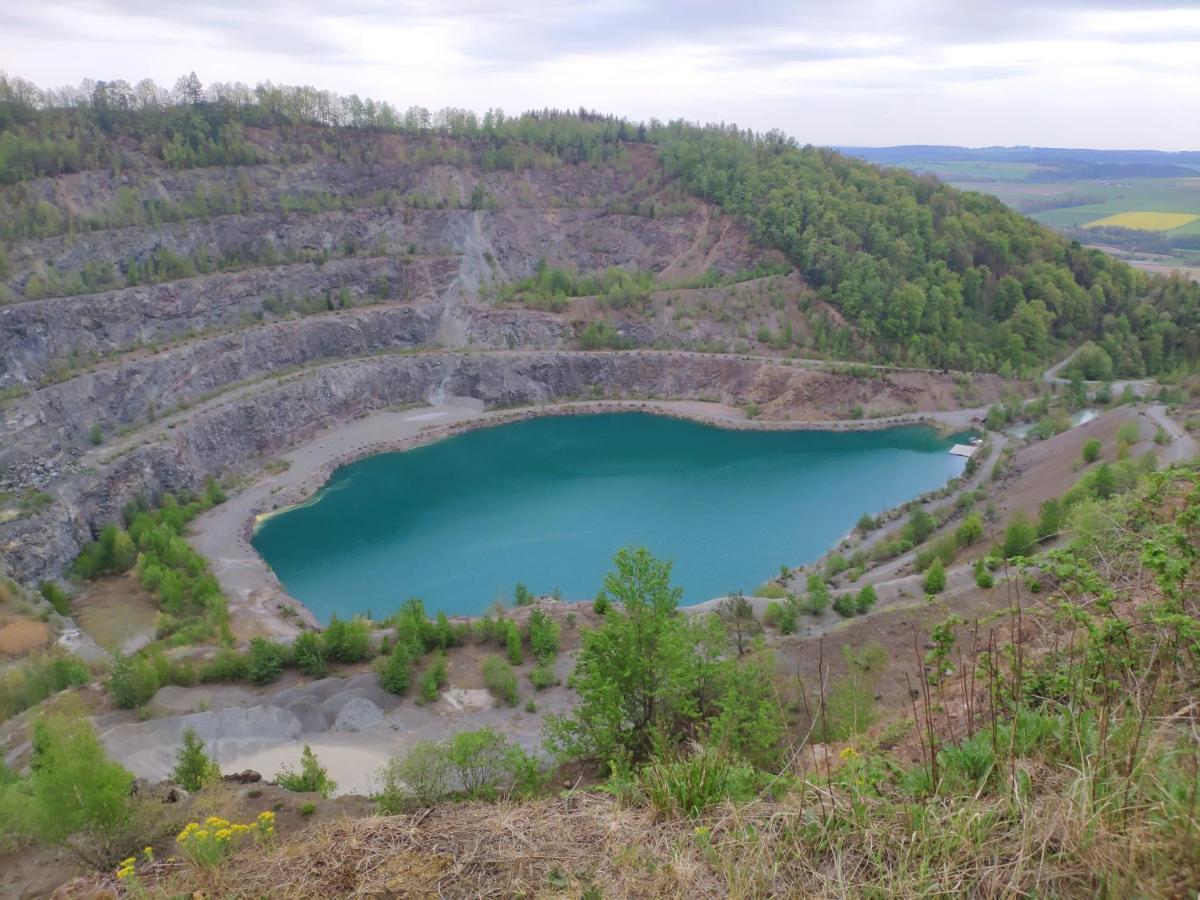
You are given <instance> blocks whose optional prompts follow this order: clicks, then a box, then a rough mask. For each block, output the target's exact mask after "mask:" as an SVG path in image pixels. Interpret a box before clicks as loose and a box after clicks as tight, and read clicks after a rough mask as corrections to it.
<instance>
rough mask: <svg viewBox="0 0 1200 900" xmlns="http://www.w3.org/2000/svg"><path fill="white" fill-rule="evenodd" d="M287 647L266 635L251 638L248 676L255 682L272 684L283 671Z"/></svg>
mask: <svg viewBox="0 0 1200 900" xmlns="http://www.w3.org/2000/svg"><path fill="white" fill-rule="evenodd" d="M286 658H287V649H286V648H285V647H283V646H282V645H280V644H277V643H275V642H274V641H269V640H267V639H266V638H264V637H253V638H251V639H250V650H249V653H248V655H247V659H246V677H247V678H249V679H250V681H252V682H253V683H254V684H270V683H271V682H272V681H275V680H276V679H278V678H279V675H280V673H282V672H283V664H284V662H285V660H286Z"/></svg>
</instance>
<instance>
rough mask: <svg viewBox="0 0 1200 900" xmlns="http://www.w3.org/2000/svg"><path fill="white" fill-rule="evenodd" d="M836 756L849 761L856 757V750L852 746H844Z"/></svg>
mask: <svg viewBox="0 0 1200 900" xmlns="http://www.w3.org/2000/svg"><path fill="white" fill-rule="evenodd" d="M838 756H840V757H841V758H842V759H844V760H845V761H846V762H850V761H851V760H855V759H858V751H857V750H855V749H854V748H853V747H846V748H845V749H843V750H842V752H841V753H839V754H838Z"/></svg>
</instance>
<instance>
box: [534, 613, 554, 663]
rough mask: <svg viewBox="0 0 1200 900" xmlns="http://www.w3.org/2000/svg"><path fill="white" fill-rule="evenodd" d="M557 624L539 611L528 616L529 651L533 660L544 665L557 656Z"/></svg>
mask: <svg viewBox="0 0 1200 900" xmlns="http://www.w3.org/2000/svg"><path fill="white" fill-rule="evenodd" d="M559 632H560V628H559V624H558V623H557V622H555V621H554V620H552V619H551V618H550V617H549V616H548V615H546V614H545V613H544V612H542V611H541V610H540V609H535V610H534V611H533V612H532V613H530V614H529V649H530V650H532V651H533V658H534V659H536V660H537V661H538V662H539V663H541V664H543V665H545V664H546V663H548V662H551V661H552V660H553V659H554V657H555V656H557V655H558V644H559Z"/></svg>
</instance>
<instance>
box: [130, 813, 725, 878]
mask: <svg viewBox="0 0 1200 900" xmlns="http://www.w3.org/2000/svg"><path fill="white" fill-rule="evenodd" d="M691 831H692V829H691V827H690V826H685V825H682V824H680V825H678V826H676V827H664V826H663V824H662V823H655V822H654V820H653V816H652V813H651V812H650V811H648V810H645V809H635V808H626V807H622V806H619V805H618V804H617V803H616V802H615V801H614V800H613V799H612V798H610V797H606V796H601V795H593V794H573V795H569V796H563V797H558V798H554V799H548V800H541V801H534V802H526V803H500V804H481V803H474V804H458V805H448V806H442V807H438V808H435V809H431V810H425V811H422V812H418V813H415V814H412V815H406V816H394V817H387V818H366V819H345V820H342V821H339V822H336V823H333V824H330V825H325V826H319V827H317V828H315V829H313V830H312V831H310V832H308V833H306V834H304V835H302V836H301V837H299V838H298V839H297V840H294V841H292V842H290V843H285V844H281V845H280V846H278V847H277V848H274V849H270V850H266V851H263V850H254V851H248V852H246V853H243V854H240V855H239V856H238V857H236V858H235V859H233V860H232V861H231V862H230V864H229V865H228V866H226V867H224V868H223V869H222V870H220V871H219V872H217V873H213V874H212V875H210V876H204V875H197V874H195V873H193V872H191V871H190V870H184V871H181V872H176V873H174V874H167V875H164V876H163V877H162V878H160V879H159V881H158V882H157V883H156V884H154V885H153V888H154V890H155V891H156V892H158V891H161V892H163V893H164V894H175V893H179V892H181V891H185V890H186V891H189V892H190V891H194V890H197V889H199V890H204V891H208V892H211V893H212V894H214V895H216V896H222V897H261V896H271V897H297V898H298V897H305V898H307V897H367V896H399V897H435V896H436V897H512V896H518V895H524V896H546V895H556V896H580V895H582V894H583V893H584V892H585V891H586V890H587V889H588V887H589V886H592V885H594V886H595V888H597V889H599V890H600V892H601V894H602V895H603V896H605V897H685V896H686V897H724V896H727V894H728V889H727V886H726V884H725V880H724V879H723V878H722V877H720V875H719V874H718V873H717V872H715V871H713V869H712V868H711V867H710V866H708V865H706V864H705V862H704V861H703V860H702V859H701V857H700V855H699V852H698V848H697V847H695V846H694V845H690V842H689V841H688V840H687V839H686V838H687V836H688V835H689V834H690V833H691Z"/></svg>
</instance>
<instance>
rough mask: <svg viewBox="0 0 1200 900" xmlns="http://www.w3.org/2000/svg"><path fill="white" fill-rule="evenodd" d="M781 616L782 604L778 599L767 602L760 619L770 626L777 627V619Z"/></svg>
mask: <svg viewBox="0 0 1200 900" xmlns="http://www.w3.org/2000/svg"><path fill="white" fill-rule="evenodd" d="M782 618H783V604H782V603H780V602H779V601H778V600H772V601H771V602H770V603H768V604H767V608H766V609H765V610H763V615H762V621H763V624H764V625H767V626H769V627H771V628H778V627H779V621H780V619H782Z"/></svg>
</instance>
